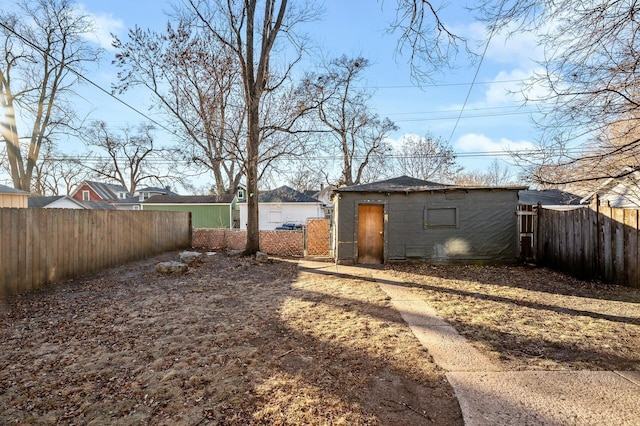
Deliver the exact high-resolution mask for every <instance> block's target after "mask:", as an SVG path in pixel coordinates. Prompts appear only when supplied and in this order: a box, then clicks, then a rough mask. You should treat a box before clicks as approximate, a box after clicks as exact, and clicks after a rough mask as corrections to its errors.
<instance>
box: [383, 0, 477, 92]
mask: <svg viewBox="0 0 640 426" xmlns="http://www.w3.org/2000/svg"><path fill="white" fill-rule="evenodd" d="M381 3H383V4H384V2H382V1H381ZM442 7H444V6H443V5H438V4H437V3H435V2H433V1H428V0H397V2H396V14H395V18H394V20H393V21H392V22H391V23H390V26H389V32H390V33H392V34H397V35H398V44H397V53H398V54H404V53H408V56H409V64H410V66H411V73H412V75H413V76H414V77H415V78H417V79H418V80H431V79H432V74H433V72H434V71H441V70H442V69H443V68H448V67H450V66H451V65H452V64H453V62H454V61H455V59H456V57H457V55H458V54H459V53H460V51H462V52H464V53H465V55H466V56H467V58H468V59H473V58H474V54H473V52H472V51H471V50H470V49H469V48H468V47H467V41H466V40H465V39H464V38H462V37H460V36H459V35H456V34H455V33H454V32H453V31H452V30H451V29H450V28H449V27H448V26H447V25H445V23H444V21H443V20H442V18H441V9H442Z"/></svg>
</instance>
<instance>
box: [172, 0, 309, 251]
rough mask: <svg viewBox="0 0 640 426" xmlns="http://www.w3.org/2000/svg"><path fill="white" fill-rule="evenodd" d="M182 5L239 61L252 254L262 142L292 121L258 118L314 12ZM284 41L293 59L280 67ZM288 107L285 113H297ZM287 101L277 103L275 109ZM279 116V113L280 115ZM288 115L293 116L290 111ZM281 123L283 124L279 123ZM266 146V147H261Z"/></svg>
mask: <svg viewBox="0 0 640 426" xmlns="http://www.w3.org/2000/svg"><path fill="white" fill-rule="evenodd" d="M184 2H185V5H186V9H187V11H188V12H190V13H191V14H192V18H191V20H192V22H195V23H197V25H199V26H201V27H202V29H203V30H205V31H207V32H208V33H209V34H210V35H211V36H212V37H213V38H214V39H216V40H218V42H219V43H220V44H222V45H223V46H225V48H227V49H229V50H230V51H231V52H232V53H233V55H234V57H235V60H236V61H237V63H238V67H239V75H240V80H241V82H242V88H243V100H244V105H245V107H246V114H247V115H246V139H245V144H244V149H243V152H242V155H243V168H244V172H245V176H246V185H247V194H248V200H247V211H248V217H247V245H246V248H245V254H247V255H248V254H253V253H255V252H257V251H258V250H259V248H260V233H259V225H258V183H259V178H260V165H259V163H260V157H261V148H263V143H264V142H265V140H267V139H268V138H270V137H278V136H280V135H281V134H282V132H289V131H290V130H291V128H292V127H293V126H294V123H295V121H296V120H295V117H297V116H299V115H302V111H299V112H300V114H294V117H293V120H287V121H286V123H279V124H266V123H264V121H262V120H261V112H262V111H263V108H264V107H265V105H264V99H265V97H266V96H267V95H268V94H269V93H272V92H274V91H276V90H277V89H278V88H280V87H281V86H282V85H283V84H284V83H285V82H286V81H287V80H288V78H289V76H290V72H291V69H292V67H293V66H294V65H295V63H297V62H298V59H299V58H300V57H301V56H300V55H301V52H302V50H301V49H302V48H303V47H304V44H303V40H302V39H301V38H300V37H299V36H298V35H297V34H296V33H295V29H296V27H297V26H298V25H299V24H300V23H302V22H304V21H308V20H310V19H313V18H314V17H315V15H314V11H313V10H312V9H310V8H309V6H308V5H307V4H303V5H301V6H299V7H297V6H296V5H295V4H289V2H288V0H279V1H278V0H270V1H266V2H259V1H257V0H244V1H237V0H228V1H220V0H218V1H211V2H209V1H203V0H184ZM284 40H288V41H289V43H288V45H289V47H290V48H292V49H293V51H294V52H296V51H297V55H296V56H295V58H294V59H293V60H292V61H290V62H288V63H287V64H280V65H281V66H282V69H281V70H280V71H279V72H278V70H277V68H276V67H275V64H278V60H277V57H276V54H277V53H279V48H280V47H282V46H284V45H283V44H282V43H281V41H284ZM297 107H298V105H294V108H291V106H287V108H288V109H289V112H290V110H291V109H293V110H294V111H295V112H298V111H297V110H298V108H297ZM283 108H285V106H280V110H279V112H285V111H284V110H283ZM278 115H279V114H278ZM289 117H291V116H289ZM283 124H284V125H283ZM263 151H264V149H263Z"/></svg>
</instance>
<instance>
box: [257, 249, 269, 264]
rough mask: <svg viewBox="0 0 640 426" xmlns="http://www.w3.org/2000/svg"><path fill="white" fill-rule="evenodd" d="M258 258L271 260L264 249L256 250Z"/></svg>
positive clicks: (260, 260)
mask: <svg viewBox="0 0 640 426" xmlns="http://www.w3.org/2000/svg"><path fill="white" fill-rule="evenodd" d="M256 260H257V261H258V262H266V261H268V260H269V255H268V254H267V253H264V252H262V251H259V252H256Z"/></svg>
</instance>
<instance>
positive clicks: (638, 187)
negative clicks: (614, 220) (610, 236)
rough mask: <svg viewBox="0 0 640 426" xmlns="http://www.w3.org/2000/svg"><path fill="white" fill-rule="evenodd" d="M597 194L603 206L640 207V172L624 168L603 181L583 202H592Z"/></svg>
mask: <svg viewBox="0 0 640 426" xmlns="http://www.w3.org/2000/svg"><path fill="white" fill-rule="evenodd" d="M596 195H597V196H598V200H599V202H600V205H601V206H606V205H608V206H611V207H619V208H629V209H640V172H638V171H636V170H634V169H631V168H630V167H625V168H623V169H622V170H621V171H620V172H619V173H618V174H617V175H616V176H615V177H610V178H608V179H605V180H604V181H602V183H601V184H600V185H599V186H598V187H597V188H596V189H595V191H592V192H590V193H588V194H587V195H586V196H585V197H584V198H582V200H581V203H582V204H591V203H592V202H593V199H594V198H595V197H596Z"/></svg>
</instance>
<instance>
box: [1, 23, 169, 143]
mask: <svg viewBox="0 0 640 426" xmlns="http://www.w3.org/2000/svg"><path fill="white" fill-rule="evenodd" d="M0 26H1V27H3V28H4V29H6V30H7V31H9V32H10V33H11V34H13V35H15V36H16V37H18V38H19V39H20V40H22V41H23V42H24V43H26V44H28V45H29V46H31V47H32V48H34V49H36V50H38V51H40V52H41V53H43V54H45V55H47V56H48V57H49V58H51V59H53V60H54V61H56V62H57V63H58V64H59V65H62V66H63V67H64V68H66V69H67V70H69V71H70V72H71V73H73V74H75V75H76V76H77V77H78V78H80V79H81V80H84V81H85V82H87V83H89V84H90V85H91V86H93V87H95V88H96V89H98V90H100V91H101V92H103V93H105V94H106V95H107V96H109V97H111V98H113V99H115V100H116V101H118V102H119V103H121V104H122V105H124V106H125V107H127V108H129V109H130V110H132V111H134V112H135V113H137V114H139V115H140V116H142V117H144V118H145V119H147V120H149V121H150V122H152V123H153V124H155V125H156V126H158V127H160V128H162V129H164V130H166V131H167V132H169V133H170V134H172V135H174V136H176V137H178V138H180V136H179V135H177V134H176V133H175V132H173V131H172V130H171V129H169V128H168V127H166V126H164V125H163V124H160V123H159V122H158V121H156V120H155V119H153V118H151V117H149V116H148V115H146V114H145V113H143V112H142V111H140V110H139V109H137V108H136V107H134V106H133V105H131V104H129V103H127V102H126V101H124V100H122V99H120V98H119V97H117V96H115V95H114V94H113V93H111V92H110V91H108V90H107V89H105V88H103V87H102V86H100V85H99V84H98V83H95V82H94V81H93V80H91V79H89V78H87V77H85V76H84V75H82V74H81V73H80V72H78V71H76V70H75V69H73V68H72V67H70V66H68V65H64V64H62V61H60V60H59V59H58V58H56V57H54V56H53V55H52V54H51V53H49V52H47V51H45V50H44V49H43V48H42V47H40V46H38V45H37V44H35V43H33V42H32V41H31V40H29V39H27V38H26V37H24V36H22V35H21V34H18V33H17V32H16V31H15V30H14V29H13V28H11V27H9V26H8V25H7V24H5V23H4V22H0Z"/></svg>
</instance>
